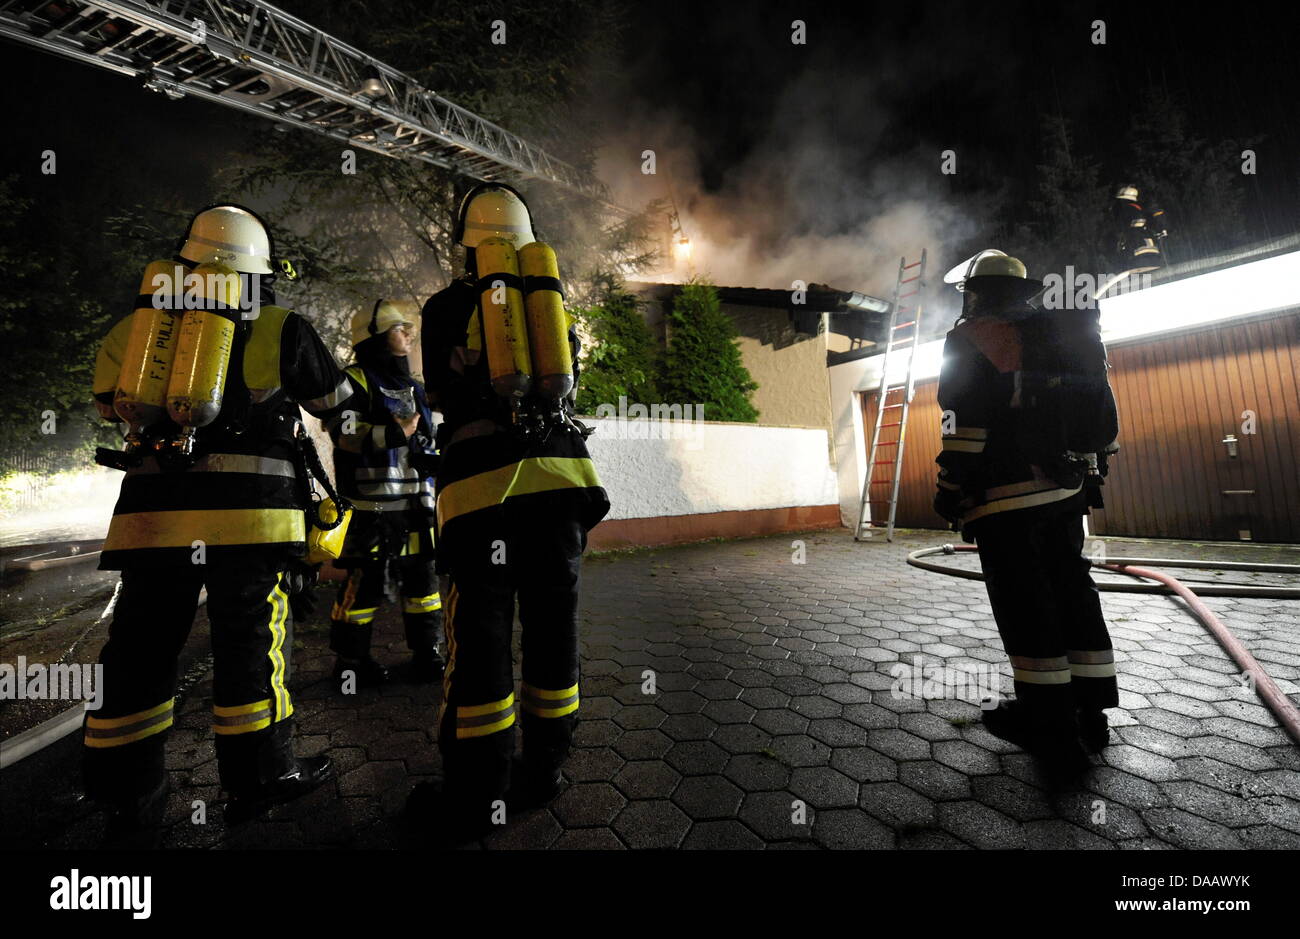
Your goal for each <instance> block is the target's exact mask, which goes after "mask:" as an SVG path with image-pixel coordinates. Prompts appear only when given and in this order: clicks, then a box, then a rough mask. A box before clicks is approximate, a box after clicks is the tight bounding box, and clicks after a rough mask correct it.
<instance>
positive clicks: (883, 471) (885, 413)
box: [853, 250, 926, 541]
mask: <svg viewBox="0 0 1300 939" xmlns="http://www.w3.org/2000/svg"><path fill="white" fill-rule="evenodd" d="M925 257H926V252H925V251H924V250H922V251H921V259H920V260H919V261H914V262H912V263H911V264H909V263H908V262H907V258H900V259H899V261H898V278H897V280H896V281H895V283H894V303H893V310H892V312H891V313H890V315H889V326H888V328H887V332H886V334H885V353H884V356H883V357H882V358H881V362H880V386H879V387H878V389H877V391H876V419H875V422H874V424H873V426H872V428H871V445H870V446H869V447H868V448H867V471H866V479H865V481H864V482H863V484H862V502H861V504H860V505H859V506H858V526H857V528H856V529H855V530H854V532H853V537H854V540H856V541H867V540H869V539H870V538H871V537H872V535H873V531H874V530H875V529H879V528H883V529H884V530H885V540H886V541H893V540H894V518H895V516H896V515H897V513H898V484H899V482H900V481H901V480H902V475H903V444H904V442H905V440H906V436H907V416H908V412H909V410H910V409H911V404H912V396H913V394H915V391H916V388H915V385H914V383H913V372H912V366H913V364H914V363H915V361H916V346H917V340H918V338H919V337H920V335H921V310H922V306H923V300H924V296H923V291H924V290H925ZM899 356H904V357H905V358H904V359H903V360H902V361H903V363H904V368H903V369H902V371H903V372H904V375H905V378H904V379H903V381H902V382H901V383H898V384H891V383H890V377H891V376H890V373H891V371H894V372H897V371H898V370H899V369H898V368H897V363H898V362H899V361H900V359H899Z"/></svg>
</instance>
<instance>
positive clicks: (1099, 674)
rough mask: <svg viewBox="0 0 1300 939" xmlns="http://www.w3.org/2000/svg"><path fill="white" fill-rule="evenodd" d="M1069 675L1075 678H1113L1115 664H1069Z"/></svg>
mask: <svg viewBox="0 0 1300 939" xmlns="http://www.w3.org/2000/svg"><path fill="white" fill-rule="evenodd" d="M1070 674H1071V675H1073V676H1075V677H1076V678H1114V677H1115V663H1114V662H1106V663H1105V664H1102V665H1080V664H1077V663H1074V662H1072V663H1070Z"/></svg>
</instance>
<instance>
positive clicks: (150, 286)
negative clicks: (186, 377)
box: [113, 261, 186, 447]
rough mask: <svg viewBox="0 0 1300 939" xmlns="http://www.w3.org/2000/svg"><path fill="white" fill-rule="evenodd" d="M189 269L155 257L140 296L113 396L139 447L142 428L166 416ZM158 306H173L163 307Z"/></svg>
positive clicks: (114, 405) (118, 412) (132, 442)
mask: <svg viewBox="0 0 1300 939" xmlns="http://www.w3.org/2000/svg"><path fill="white" fill-rule="evenodd" d="M185 273H186V271H185V267H184V265H182V264H178V263H177V262H175V261H151V262H149V265H148V266H147V267H146V268H145V269H144V276H143V277H142V278H141V280H140V296H139V299H138V300H137V301H136V307H135V312H134V313H133V314H132V315H131V332H130V334H129V336H128V338H127V343H126V352H125V353H124V354H123V356H122V368H121V371H120V372H119V373H118V379H117V390H116V391H115V392H114V395H113V410H115V411H116V412H117V415H118V416H119V417H120V418H122V420H123V421H125V422H126V423H127V424H128V425H129V427H130V435H134V438H135V439H134V440H132V439H131V436H128V441H129V445H130V446H132V447H138V446H140V443H141V441H140V439H139V434H140V431H141V430H143V429H144V428H146V427H149V426H151V425H152V424H156V423H157V422H158V421H160V420H162V419H163V418H165V417H166V416H167V383H168V380H169V379H170V378H171V372H172V361H173V359H174V358H175V356H176V343H177V338H178V334H179V332H180V325H181V318H182V315H183V314H184V312H185V311H184V310H183V309H180V308H179V304H178V303H177V300H178V298H180V296H181V294H182V292H183V290H184V287H183V284H184V280H185ZM159 301H162V302H161V304H160V303H159ZM158 305H163V306H166V307H168V309H158Z"/></svg>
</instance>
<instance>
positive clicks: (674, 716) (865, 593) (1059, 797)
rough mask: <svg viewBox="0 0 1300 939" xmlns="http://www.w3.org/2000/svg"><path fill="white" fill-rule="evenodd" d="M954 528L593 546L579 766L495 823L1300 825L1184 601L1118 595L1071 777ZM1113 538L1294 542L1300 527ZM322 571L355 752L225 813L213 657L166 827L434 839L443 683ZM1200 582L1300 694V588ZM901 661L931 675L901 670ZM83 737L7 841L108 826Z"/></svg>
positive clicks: (788, 841) (389, 619)
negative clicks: (377, 664) (358, 623)
mask: <svg viewBox="0 0 1300 939" xmlns="http://www.w3.org/2000/svg"><path fill="white" fill-rule="evenodd" d="M952 538H953V536H952V535H951V534H948V533H942V532H904V533H901V534H900V535H899V537H898V538H897V539H896V540H895V542H894V543H893V544H888V543H885V542H883V541H878V542H873V543H868V544H856V543H854V541H853V540H852V537H851V536H850V534H849V533H848V532H846V531H833V532H812V533H808V534H804V535H783V536H774V537H770V538H760V539H753V540H746V541H734V542H726V543H710V544H703V545H694V546H687V547H678V548H666V549H657V550H647V551H639V552H632V553H626V554H614V555H608V556H604V557H596V558H592V559H589V560H588V562H587V564H586V567H585V568H584V576H585V589H584V596H583V617H582V618H583V679H582V707H581V710H580V711H579V717H580V722H579V725H578V731H577V735H576V741H575V748H574V751H573V753H572V755H571V756H570V758H569V760H568V762H567V764H566V766H565V776H566V778H567V781H568V788H567V789H566V790H565V791H564V792H563V793H562V794H561V795H560V796H559V797H558V798H557V799H556V800H555V801H554V802H553V803H552V804H551V805H550V806H549V807H547V808H545V809H539V810H534V811H531V812H527V813H523V814H520V815H518V816H516V817H513V818H511V819H509V821H508V824H507V825H505V826H504V827H503V828H502V829H501V830H500V831H497V832H495V833H494V834H493V835H492V836H490V837H489V838H487V839H486V840H485V841H484V842H483V843H482V846H483V847H486V848H489V849H491V848H595V849H603V848H610V849H618V848H678V847H680V848H764V847H779V848H786V847H792V848H815V847H821V848H1021V847H1028V848H1115V847H1120V848H1296V847H1300V747H1297V746H1296V745H1295V744H1294V743H1293V742H1291V741H1290V740H1289V738H1288V737H1287V736H1286V734H1285V733H1284V732H1283V731H1282V730H1281V729H1280V728H1279V726H1278V724H1277V721H1276V720H1275V719H1274V718H1273V716H1272V715H1271V714H1270V713H1269V712H1268V711H1267V710H1266V709H1265V708H1264V707H1263V706H1262V705H1261V704H1260V702H1259V700H1258V699H1257V698H1256V697H1255V695H1254V693H1253V692H1252V691H1250V690H1249V689H1248V688H1246V687H1245V686H1244V684H1243V682H1242V681H1241V680H1239V677H1238V675H1237V672H1238V669H1237V668H1236V666H1235V665H1234V664H1233V663H1232V662H1231V661H1230V660H1229V659H1228V657H1227V656H1226V655H1225V654H1224V653H1223V652H1222V650H1220V648H1219V647H1218V645H1217V644H1216V643H1215V642H1214V640H1213V639H1212V638H1211V637H1210V635H1209V634H1208V633H1207V632H1205V630H1203V629H1202V627H1201V626H1200V625H1199V624H1198V623H1197V621H1196V620H1195V619H1194V618H1193V617H1192V616H1191V615H1190V614H1189V613H1187V612H1185V611H1184V610H1183V609H1182V607H1181V603H1180V601H1176V600H1173V599H1170V598H1168V597H1163V596H1144V595H1138V594H1120V593H1104V594H1103V595H1102V596H1103V605H1104V608H1105V611H1106V614H1107V621H1108V623H1109V624H1110V627H1111V633H1112V636H1113V639H1114V644H1115V647H1116V652H1117V654H1116V659H1117V663H1118V669H1119V674H1120V679H1119V682H1120V687H1121V689H1122V692H1121V708H1120V709H1119V710H1117V711H1112V712H1111V723H1112V727H1113V728H1114V733H1113V734H1112V745H1111V746H1110V747H1109V748H1108V749H1107V750H1106V751H1105V752H1104V754H1103V756H1101V757H1094V758H1093V759H1094V762H1095V764H1096V765H1095V766H1094V768H1093V769H1092V770H1091V772H1089V773H1088V774H1087V775H1086V776H1084V777H1083V778H1082V779H1081V780H1080V782H1079V783H1078V785H1076V786H1074V787H1071V788H1066V789H1057V790H1053V789H1051V788H1050V787H1049V786H1048V785H1047V783H1046V781H1045V779H1044V777H1043V776H1042V774H1041V772H1040V770H1039V768H1038V766H1037V764H1036V763H1035V761H1034V760H1033V759H1032V758H1031V757H1029V756H1027V755H1026V754H1024V753H1022V752H1020V751H1019V750H1018V749H1017V748H1016V747H1014V746H1012V745H1010V744H1007V743H1005V742H1003V741H1000V740H998V739H996V738H994V737H992V736H990V735H989V734H988V733H987V732H985V730H984V729H983V728H982V726H981V725H980V722H979V718H980V713H981V712H980V708H979V706H978V704H977V703H974V702H975V700H977V696H975V695H973V694H972V693H971V692H972V691H973V690H974V685H973V683H971V680H972V679H973V678H974V677H976V676H978V677H979V679H980V680H981V681H982V682H985V683H987V682H988V681H990V680H991V681H994V682H996V683H998V684H999V686H1000V690H1001V692H1002V693H1004V694H1009V693H1010V690H1011V679H1010V670H1009V667H1008V665H1007V663H1006V660H1005V656H1004V654H1003V652H1002V648H1001V644H1000V642H999V640H998V636H997V632H996V629H995V628H994V626H993V623H992V619H991V616H990V612H989V607H988V603H987V598H986V596H985V594H984V588H983V585H982V584H981V583H979V582H977V581H966V580H960V579H956V578H950V577H943V576H941V575H938V574H933V573H927V572H924V571H921V570H918V569H916V568H912V567H909V566H907V565H906V563H905V557H906V554H907V553H908V552H909V551H912V550H915V549H917V548H921V547H929V546H933V545H936V544H942V543H943V542H945V541H950V540H951V539H952ZM1107 548H1108V552H1109V554H1110V555H1111V556H1120V555H1125V556H1142V557H1171V556H1176V557H1180V558H1198V557H1217V558H1221V559H1230V560H1251V559H1257V560H1261V561H1264V560H1271V561H1281V562H1284V563H1292V564H1296V563H1300V549H1298V548H1268V547H1263V546H1237V545H1190V544H1184V543H1177V542H1167V541H1164V542H1150V543H1121V542H1117V541H1114V540H1111V541H1108V545H1107ZM931 560H933V559H931ZM940 560H943V561H944V563H952V564H954V565H960V566H973V565H974V564H976V563H977V562H976V561H975V559H974V558H971V557H962V558H941V559H940ZM801 561H802V562H803V563H799V562H801ZM1175 573H1179V572H1175ZM1186 579H1187V580H1189V581H1190V580H1206V579H1210V575H1207V574H1205V573H1204V572H1200V573H1197V574H1192V573H1190V572H1188V573H1187V574H1186ZM1231 579H1235V580H1240V581H1243V582H1245V581H1249V582H1255V583H1270V582H1271V583H1285V582H1287V577H1286V576H1285V575H1259V576H1258V577H1254V578H1250V577H1247V575H1242V574H1235V575H1233V576H1232V578H1231ZM1292 580H1293V581H1294V580H1295V579H1294V578H1293V579H1292ZM330 596H331V593H330V591H329V590H328V589H326V590H322V593H321V596H320V598H319V603H318V612H317V615H316V616H315V617H314V619H313V620H312V621H310V622H309V623H307V624H305V625H303V626H300V627H299V628H298V630H297V634H296V637H295V642H294V663H295V667H296V670H295V673H294V675H293V678H292V681H291V689H292V692H293V695H294V702H295V709H296V721H297V740H298V744H297V745H298V750H299V752H300V753H302V754H308V755H310V754H318V753H328V754H329V755H330V756H331V757H332V758H333V759H334V762H335V764H336V767H337V769H338V778H337V780H336V781H335V782H334V783H332V784H331V785H329V786H326V787H324V788H322V789H321V790H319V791H317V792H315V793H313V794H311V795H309V796H307V797H305V798H303V799H301V800H299V801H298V802H296V803H292V804H289V805H285V806H281V807H278V808H276V809H274V810H272V811H271V812H270V813H268V814H267V815H266V816H265V817H264V818H263V819H260V820H257V821H254V822H250V823H247V824H245V825H242V826H238V827H235V828H228V827H227V826H226V825H225V823H224V820H223V818H222V810H221V807H220V794H219V789H218V784H217V770H216V763H215V760H214V755H213V746H212V735H211V731H210V728H209V723H210V712H209V703H210V699H209V695H210V688H211V676H210V675H208V676H206V678H204V679H203V680H201V681H199V682H198V684H196V685H195V686H194V687H193V689H192V690H191V691H190V692H189V693H188V694H187V695H186V697H185V699H184V701H183V703H182V704H181V705H180V706H179V707H178V711H177V719H176V725H175V728H174V730H173V733H172V737H171V740H170V742H169V748H168V758H167V766H168V770H169V772H170V774H171V782H172V788H173V791H172V795H171V801H170V804H169V807H168V813H167V820H166V821H167V828H166V831H165V833H164V837H163V844H164V846H165V847H212V846H219V847H224V848H288V847H306V848H332V847H350V848H390V847H414V846H418V845H420V844H421V843H422V842H421V840H420V839H419V837H417V835H416V834H415V833H413V832H411V831H409V830H408V826H407V825H406V824H405V823H404V820H403V818H402V816H401V811H402V806H403V805H404V802H405V799H406V796H407V793H408V792H409V791H410V789H411V787H412V785H413V784H415V783H417V782H420V781H423V780H427V779H432V778H435V777H436V776H437V775H438V772H439V767H440V760H439V757H438V755H437V751H436V748H435V746H434V743H433V724H434V718H435V710H436V707H437V703H438V698H439V693H440V690H439V688H438V687H437V686H436V685H432V686H431V685H419V684H414V683H412V682H410V681H409V680H408V679H407V678H406V676H405V675H404V674H403V671H404V670H403V668H402V666H403V664H404V661H405V658H406V655H405V651H404V648H403V643H402V640H401V626H400V622H399V618H398V616H397V615H396V614H395V613H394V611H393V610H392V609H391V608H386V609H385V610H383V611H382V612H381V616H380V618H379V619H378V620H377V630H378V632H379V634H380V639H379V642H380V643H381V644H382V646H383V648H381V649H380V650H378V653H377V655H378V657H379V658H380V659H381V660H382V661H384V662H385V663H386V664H389V665H390V666H394V667H395V671H394V679H393V681H391V682H390V683H389V684H388V685H387V686H385V687H383V688H382V689H378V690H362V691H360V692H358V693H357V694H355V695H347V696H345V695H341V694H339V693H338V692H337V690H336V688H335V685H334V682H333V681H332V680H331V679H330V676H329V671H330V668H331V665H332V662H333V659H332V656H331V655H330V653H329V651H328V649H327V638H328V624H327V623H326V622H325V618H326V616H327V612H328V608H329V600H330ZM1206 602H1207V603H1208V605H1209V606H1210V607H1211V608H1212V609H1213V610H1214V611H1215V612H1216V613H1217V614H1218V615H1219V616H1220V617H1221V618H1222V619H1223V621H1224V622H1225V623H1226V624H1227V626H1228V627H1229V629H1231V630H1232V631H1233V632H1235V633H1236V634H1237V636H1238V637H1239V638H1240V639H1241V640H1242V641H1243V642H1244V643H1245V644H1246V645H1247V647H1249V648H1250V649H1251V651H1252V652H1253V653H1254V654H1255V656H1256V657H1257V658H1258V659H1259V661H1260V662H1261V664H1262V665H1263V666H1264V667H1265V668H1266V669H1267V670H1268V671H1269V673H1270V674H1271V675H1272V676H1273V678H1274V679H1275V680H1276V681H1277V682H1278V683H1279V685H1280V686H1281V687H1282V689H1283V691H1284V692H1286V693H1288V694H1289V695H1290V696H1291V698H1292V700H1293V701H1296V700H1300V601H1278V600H1264V599H1258V598H1250V599H1241V598H1211V599H1207V601H1206ZM200 615H202V614H200ZM900 664H901V665H904V666H907V667H909V668H914V667H917V666H919V667H920V670H921V671H920V675H921V677H922V678H923V679H924V680H920V681H911V680H908V681H900V679H899V677H898V672H899V666H900ZM963 697H965V698H967V699H970V700H962V698H963ZM76 757H77V737H76V735H74V736H72V737H69V738H67V739H65V740H63V741H61V742H60V743H59V744H57V745H55V746H53V747H50V748H48V749H47V750H45V751H43V752H42V753H39V754H37V755H35V756H33V757H30V758H29V759H28V760H25V761H23V762H22V763H19V764H18V765H17V766H15V767H12V768H10V769H8V770H6V771H4V772H3V773H2V774H0V786H3V787H4V789H5V791H6V793H7V797H6V799H5V800H4V802H5V803H6V806H7V807H6V808H5V809H4V810H3V813H2V815H3V817H2V818H0V821H3V823H4V825H3V830H4V832H5V834H4V835H3V838H2V839H0V840H2V841H3V843H4V844H5V846H8V847H18V846H33V847H34V846H46V847H60V848H85V847H92V846H94V845H96V844H97V843H98V842H99V839H100V837H101V835H102V830H103V824H104V820H103V816H102V815H101V814H99V813H95V812H93V811H91V810H90V809H89V807H87V806H85V805H84V804H83V803H79V802H77V801H76V785H75V775H76Z"/></svg>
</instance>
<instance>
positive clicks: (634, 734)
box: [614, 730, 673, 760]
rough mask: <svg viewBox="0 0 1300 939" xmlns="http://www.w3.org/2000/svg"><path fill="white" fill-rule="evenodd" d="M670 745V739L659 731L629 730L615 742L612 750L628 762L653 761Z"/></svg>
mask: <svg viewBox="0 0 1300 939" xmlns="http://www.w3.org/2000/svg"><path fill="white" fill-rule="evenodd" d="M672 745H673V741H672V738H671V737H669V736H668V735H667V734H665V733H663V732H662V731H660V730H629V731H627V732H626V733H624V734H623V736H621V737H619V738H618V740H617V741H615V743H614V749H615V750H617V751H618V752H619V754H620V755H621V756H623V757H624V758H625V759H628V760H654V759H659V758H660V757H662V756H663V755H664V754H665V753H667V752H668V750H669V749H670V748H671V747H672Z"/></svg>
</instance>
